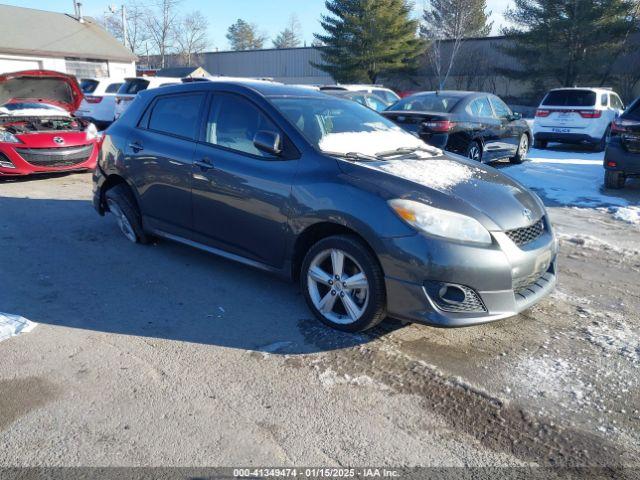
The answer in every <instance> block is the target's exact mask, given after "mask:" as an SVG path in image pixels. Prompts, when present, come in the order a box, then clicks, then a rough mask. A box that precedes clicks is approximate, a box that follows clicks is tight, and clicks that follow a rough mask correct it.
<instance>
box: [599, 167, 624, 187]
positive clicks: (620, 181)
mask: <svg viewBox="0 0 640 480" xmlns="http://www.w3.org/2000/svg"><path fill="white" fill-rule="evenodd" d="M625 181H626V178H625V176H624V174H623V173H622V172H616V171H613V170H606V171H605V172H604V186H605V187H607V188H613V189H616V190H617V189H620V188H622V187H624V184H625Z"/></svg>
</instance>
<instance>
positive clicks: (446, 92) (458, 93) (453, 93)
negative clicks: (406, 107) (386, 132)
mask: <svg viewBox="0 0 640 480" xmlns="http://www.w3.org/2000/svg"><path fill="white" fill-rule="evenodd" d="M434 94H435V95H446V96H447V97H458V98H464V97H470V96H480V95H493V94H492V93H488V92H468V91H465V90H431V91H425V92H416V93H412V94H411V95H410V96H409V97H416V96H420V95H434ZM409 97H406V98H409Z"/></svg>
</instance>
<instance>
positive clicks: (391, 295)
mask: <svg viewBox="0 0 640 480" xmlns="http://www.w3.org/2000/svg"><path fill="white" fill-rule="evenodd" d="M545 221H546V220H545ZM547 224H548V221H547ZM493 237H494V240H495V241H494V245H492V246H491V247H478V246H473V245H465V244H461V243H455V242H450V241H445V240H435V239H433V238H428V237H427V236H425V235H421V234H418V235H415V236H411V237H401V238H391V239H386V240H385V248H386V251H387V254H384V255H381V256H380V259H381V263H382V267H383V270H384V272H385V283H386V290H387V308H388V312H389V316H391V317H395V318H399V319H403V320H409V321H413V322H419V323H425V324H429V325H434V326H439V327H465V326H471V325H477V324H482V323H487V322H492V321H496V320H500V319H504V318H508V317H511V316H514V315H517V314H518V313H520V312H522V311H523V310H526V309H528V308H530V307H531V306H533V305H534V304H536V303H537V302H538V301H540V300H541V299H542V298H544V297H545V296H546V295H548V294H549V293H550V292H551V291H552V290H553V289H554V287H555V284H556V278H557V252H558V244H557V241H556V239H555V237H554V235H553V233H552V231H551V229H550V225H549V226H548V228H547V230H546V232H545V233H544V234H543V235H542V236H541V237H539V238H538V239H536V240H534V241H533V242H531V243H530V244H527V245H525V246H522V247H518V246H517V245H516V244H515V243H513V242H512V241H511V240H510V239H509V238H508V237H507V235H506V234H505V233H502V232H494V233H493ZM434 284H440V285H454V286H456V285H457V286H461V287H462V288H464V289H467V290H469V291H472V292H474V294H475V296H476V297H477V298H476V300H477V301H475V302H474V303H473V305H479V306H480V307H478V308H476V309H475V310H470V311H451V310H450V309H447V308H446V306H445V308H441V307H442V304H443V303H442V301H441V300H439V299H437V298H436V297H435V295H434V291H433V289H432V288H431V286H432V285H434Z"/></svg>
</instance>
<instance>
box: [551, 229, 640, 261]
mask: <svg viewBox="0 0 640 480" xmlns="http://www.w3.org/2000/svg"><path fill="white" fill-rule="evenodd" d="M557 236H558V239H559V240H560V241H562V242H569V243H572V244H574V245H578V246H580V247H583V248H586V249H588V250H595V251H605V252H614V253H621V254H624V255H630V256H634V255H639V254H640V250H629V249H626V248H620V247H616V246H615V245H612V244H611V243H609V242H607V241H605V240H602V239H601V238H598V237H594V236H593V235H583V234H573V235H568V234H566V233H558V234H557Z"/></svg>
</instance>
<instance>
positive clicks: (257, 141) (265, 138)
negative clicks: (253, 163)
mask: <svg viewBox="0 0 640 480" xmlns="http://www.w3.org/2000/svg"><path fill="white" fill-rule="evenodd" d="M281 143H282V141H281V139H280V134H279V133H276V132H269V131H267V130H260V131H259V132H257V133H256V135H255V136H254V137H253V145H254V146H255V147H256V148H257V149H258V150H260V151H261V152H265V153H270V154H271V155H280V154H281V153H282V146H281Z"/></svg>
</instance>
